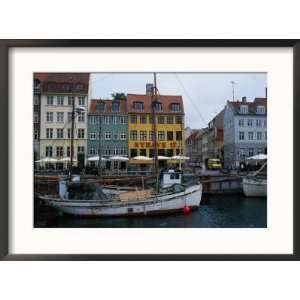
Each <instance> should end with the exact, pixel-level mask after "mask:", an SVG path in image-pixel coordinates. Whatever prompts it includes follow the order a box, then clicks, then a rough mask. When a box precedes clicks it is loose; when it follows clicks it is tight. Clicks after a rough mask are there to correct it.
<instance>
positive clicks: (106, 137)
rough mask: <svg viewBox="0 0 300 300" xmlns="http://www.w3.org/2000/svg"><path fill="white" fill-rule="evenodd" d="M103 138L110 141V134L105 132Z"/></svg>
mask: <svg viewBox="0 0 300 300" xmlns="http://www.w3.org/2000/svg"><path fill="white" fill-rule="evenodd" d="M104 138H105V139H106V140H110V139H111V132H110V131H106V132H105V133H104Z"/></svg>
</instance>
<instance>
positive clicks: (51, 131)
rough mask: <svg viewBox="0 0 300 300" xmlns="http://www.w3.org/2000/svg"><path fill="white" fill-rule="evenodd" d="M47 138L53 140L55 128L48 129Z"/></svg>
mask: <svg viewBox="0 0 300 300" xmlns="http://www.w3.org/2000/svg"><path fill="white" fill-rule="evenodd" d="M46 138H47V139H53V128H46Z"/></svg>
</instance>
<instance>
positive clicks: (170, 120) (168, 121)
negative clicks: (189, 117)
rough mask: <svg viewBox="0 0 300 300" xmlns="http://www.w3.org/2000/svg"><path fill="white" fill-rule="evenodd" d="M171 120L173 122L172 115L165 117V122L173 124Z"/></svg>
mask: <svg viewBox="0 0 300 300" xmlns="http://www.w3.org/2000/svg"><path fill="white" fill-rule="evenodd" d="M173 122H174V118H173V116H168V117H167V123H168V124H173Z"/></svg>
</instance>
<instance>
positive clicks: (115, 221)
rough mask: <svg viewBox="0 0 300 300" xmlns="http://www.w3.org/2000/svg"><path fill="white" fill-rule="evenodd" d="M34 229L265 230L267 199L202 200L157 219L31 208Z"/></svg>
mask: <svg viewBox="0 0 300 300" xmlns="http://www.w3.org/2000/svg"><path fill="white" fill-rule="evenodd" d="M34 215H35V217H34V226H35V227H36V228H49V227H52V228H53V227H57V228H265V227H267V199H266V198H247V197H244V196H243V195H225V196H224V195H220V196H215V195H214V196H203V199H202V201H201V205H200V207H199V209H198V210H195V211H192V212H191V213H190V214H189V215H184V214H183V213H182V212H178V213H175V214H169V215H159V216H140V217H127V218H126V217H106V218H103V217H102V218H101V217H99V218H95V217H93V218H88V217H78V216H69V215H61V214H60V213H58V212H57V211H56V210H54V209H51V208H48V207H41V206H39V205H36V206H35V214H34Z"/></svg>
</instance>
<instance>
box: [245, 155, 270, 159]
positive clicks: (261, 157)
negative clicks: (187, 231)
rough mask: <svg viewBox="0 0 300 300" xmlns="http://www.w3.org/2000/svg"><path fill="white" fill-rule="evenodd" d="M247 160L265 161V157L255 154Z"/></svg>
mask: <svg viewBox="0 0 300 300" xmlns="http://www.w3.org/2000/svg"><path fill="white" fill-rule="evenodd" d="M246 159H247V160H266V159H267V155H266V154H256V155H254V156H251V157H248V158H246Z"/></svg>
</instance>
